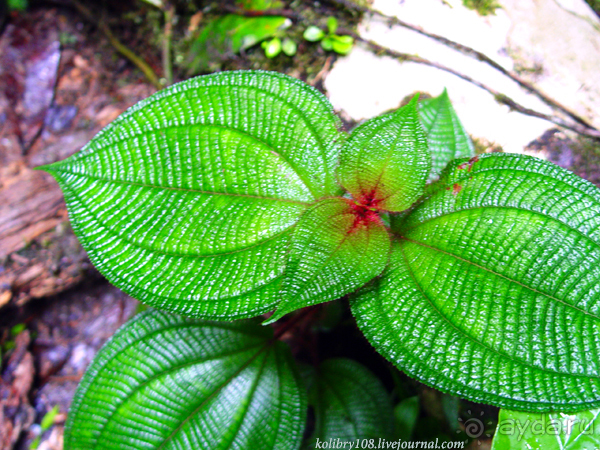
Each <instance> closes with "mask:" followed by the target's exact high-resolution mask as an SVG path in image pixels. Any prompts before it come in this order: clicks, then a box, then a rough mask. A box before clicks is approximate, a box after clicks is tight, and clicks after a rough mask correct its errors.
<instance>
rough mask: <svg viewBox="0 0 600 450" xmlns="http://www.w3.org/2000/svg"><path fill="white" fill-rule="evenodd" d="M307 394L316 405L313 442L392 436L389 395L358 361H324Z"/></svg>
mask: <svg viewBox="0 0 600 450" xmlns="http://www.w3.org/2000/svg"><path fill="white" fill-rule="evenodd" d="M308 396H309V402H310V404H311V405H313V406H314V408H315V421H316V423H315V432H314V434H313V436H312V439H311V441H312V442H313V443H316V440H317V439H319V441H329V439H334V440H337V439H340V440H341V441H346V442H347V441H356V439H376V440H377V439H379V438H382V439H391V435H392V432H393V429H394V413H393V410H392V404H391V402H390V396H389V394H388V392H387V391H386V390H385V388H384V387H383V385H382V384H381V381H379V379H378V378H377V377H376V376H375V375H373V373H371V372H370V371H369V370H368V369H367V368H366V367H364V366H363V365H361V364H359V363H358V362H356V361H353V360H350V359H341V358H340V359H329V360H327V361H325V362H324V363H323V364H321V366H320V367H319V369H318V370H317V375H316V378H315V382H314V384H313V385H312V388H311V389H310V391H309V393H308ZM313 448H314V447H313Z"/></svg>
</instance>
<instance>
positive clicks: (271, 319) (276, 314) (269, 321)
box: [261, 310, 287, 326]
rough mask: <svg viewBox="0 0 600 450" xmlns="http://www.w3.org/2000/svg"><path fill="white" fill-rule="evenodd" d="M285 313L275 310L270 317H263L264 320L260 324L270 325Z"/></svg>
mask: <svg viewBox="0 0 600 450" xmlns="http://www.w3.org/2000/svg"><path fill="white" fill-rule="evenodd" d="M286 314H287V312H283V311H280V310H276V311H275V312H274V313H273V315H272V316H271V317H269V318H268V319H265V321H263V323H262V324H261V325H262V326H267V325H271V324H273V323H275V322H277V321H278V320H279V319H281V318H282V317H283V316H285V315H286Z"/></svg>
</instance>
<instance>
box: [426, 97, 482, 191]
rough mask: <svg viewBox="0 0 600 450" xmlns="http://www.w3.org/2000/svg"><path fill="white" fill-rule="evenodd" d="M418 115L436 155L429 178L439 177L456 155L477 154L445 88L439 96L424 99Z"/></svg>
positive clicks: (468, 155) (432, 155)
mask: <svg viewBox="0 0 600 450" xmlns="http://www.w3.org/2000/svg"><path fill="white" fill-rule="evenodd" d="M419 115H420V117H421V123H422V124H423V128H424V129H425V132H426V133H427V143H428V144H429V151H430V152H431V157H432V158H433V165H432V168H431V173H430V175H429V179H430V180H434V179H436V178H438V177H439V176H440V173H441V172H442V170H443V169H444V168H445V167H446V166H447V165H448V163H449V162H450V161H452V160H453V159H456V158H463V157H467V158H469V157H472V156H475V147H474V146H473V142H471V138H470V137H469V135H468V134H467V132H466V131H465V129H464V128H463V126H462V124H461V123H460V120H459V119H458V116H457V115H456V111H454V108H453V107H452V103H451V102H450V98H449V97H448V93H447V92H446V90H445V89H444V92H443V93H442V95H440V96H439V97H436V98H429V99H426V100H422V101H421V102H420V103H419Z"/></svg>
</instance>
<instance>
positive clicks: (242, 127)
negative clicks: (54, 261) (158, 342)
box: [43, 71, 343, 320]
mask: <svg viewBox="0 0 600 450" xmlns="http://www.w3.org/2000/svg"><path fill="white" fill-rule="evenodd" d="M339 129H340V121H339V119H338V118H337V117H336V116H335V114H334V113H333V110H332V107H331V105H330V103H329V102H328V101H327V99H326V98H325V97H324V96H323V95H321V94H320V93H318V92H317V91H316V90H314V89H312V88H310V87H309V86H307V85H306V84H304V83H302V82H300V81H298V80H295V79H293V78H291V77H288V76H285V75H281V74H277V73H273V72H252V71H249V72H223V73H218V74H214V75H208V76H204V77H198V78H194V79H191V80H188V81H185V82H182V83H179V84H176V85H174V86H171V87H170V88H168V89H165V90H164V91H162V92H159V93H157V94H155V95H153V96H152V97H150V98H148V99H146V100H144V101H142V102H140V103H139V104H137V105H136V106H134V107H133V108H131V109H129V110H128V111H127V112H126V113H124V114H123V115H122V116H120V118H118V119H117V120H115V121H114V122H113V123H112V124H110V125H109V126H108V127H106V128H105V129H104V130H103V131H102V132H100V133H99V134H98V135H97V136H96V137H95V138H94V139H93V140H92V141H91V142H90V143H89V144H88V145H87V146H86V147H85V148H84V149H83V150H82V151H81V152H80V153H78V154H76V155H74V156H72V157H70V158H68V159H66V160H64V161H61V162H58V163H55V164H52V165H50V166H46V167H44V168H43V169H44V170H46V171H48V172H50V173H51V174H52V175H54V177H55V178H56V179H57V181H58V182H59V184H60V186H61V188H62V189H63V192H64V195H65V199H66V202H67V207H68V208H69V215H70V219H71V224H72V225H73V228H74V230H75V233H76V234H77V236H78V237H79V239H80V241H81V242H82V244H83V246H84V248H85V249H86V250H87V252H88V254H89V255H90V258H91V260H92V262H93V263H94V264H95V265H96V267H97V268H98V269H99V270H100V272H102V273H103V274H104V275H105V276H106V278H108V280H109V281H110V282H112V283H113V284H115V285H116V286H118V287H119V288H121V289H123V290H124V291H126V292H128V293H129V294H131V295H132V296H134V297H136V298H138V299H139V300H141V301H143V302H146V303H149V304H151V305H153V306H156V307H158V308H161V309H166V310H171V311H175V312H179V313H182V314H186V315H193V316H201V317H204V318H214V319H221V320H223V319H234V318H240V317H251V316H256V315H259V314H261V313H264V312H267V311H270V310H272V309H273V308H274V307H275V305H276V304H277V301H278V297H277V293H278V291H279V287H280V281H281V277H282V275H283V270H284V268H285V257H286V251H287V247H288V240H289V235H290V231H291V228H292V227H293V225H294V224H295V223H296V222H297V220H298V219H299V217H300V215H301V214H302V212H303V211H304V210H305V209H306V207H307V206H308V205H309V204H310V203H312V202H314V200H315V199H318V198H321V197H323V196H330V195H339V193H340V188H339V186H338V185H337V182H336V179H335V175H334V171H335V165H336V163H337V159H338V153H339V146H340V142H341V140H342V136H343V135H342V134H341V132H340V131H339Z"/></svg>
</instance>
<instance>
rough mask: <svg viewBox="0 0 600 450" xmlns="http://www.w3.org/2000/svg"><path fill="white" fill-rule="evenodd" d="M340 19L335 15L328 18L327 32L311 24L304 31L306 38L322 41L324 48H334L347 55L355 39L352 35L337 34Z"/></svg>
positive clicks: (311, 40)
mask: <svg viewBox="0 0 600 450" xmlns="http://www.w3.org/2000/svg"><path fill="white" fill-rule="evenodd" d="M337 28H338V21H337V19H336V18H335V17H329V18H328V19H327V31H328V32H327V34H325V32H324V31H323V30H321V29H320V28H319V27H316V26H314V25H311V26H310V27H308V28H307V29H306V30H305V31H304V39H306V40H307V41H309V42H319V41H320V42H321V47H323V49H324V50H327V51H331V50H333V51H334V52H336V53H339V54H340V55H347V54H348V53H350V50H352V46H353V45H354V39H353V38H352V36H347V35H341V36H340V35H337V34H335V32H336V31H337Z"/></svg>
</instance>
